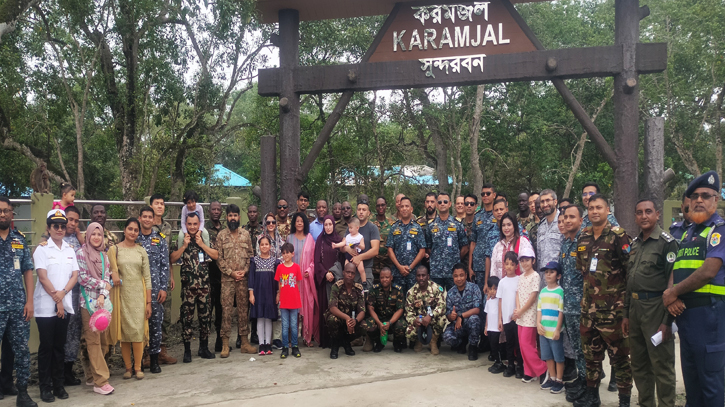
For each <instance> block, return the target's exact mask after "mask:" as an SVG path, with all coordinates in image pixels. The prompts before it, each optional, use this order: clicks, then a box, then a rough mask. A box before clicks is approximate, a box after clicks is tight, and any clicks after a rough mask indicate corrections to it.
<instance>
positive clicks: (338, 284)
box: [335, 280, 345, 287]
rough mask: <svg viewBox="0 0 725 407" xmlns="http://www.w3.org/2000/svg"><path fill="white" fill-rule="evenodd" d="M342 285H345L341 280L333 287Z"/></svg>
mask: <svg viewBox="0 0 725 407" xmlns="http://www.w3.org/2000/svg"><path fill="white" fill-rule="evenodd" d="M343 284H345V282H344V281H342V280H338V281H337V282H336V283H335V285H336V286H338V287H342V285H343Z"/></svg>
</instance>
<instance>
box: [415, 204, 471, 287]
mask: <svg viewBox="0 0 725 407" xmlns="http://www.w3.org/2000/svg"><path fill="white" fill-rule="evenodd" d="M437 202H438V216H436V218H435V219H434V220H433V222H431V223H430V224H429V225H428V229H427V230H426V233H425V237H426V244H427V246H428V248H429V249H430V276H431V279H432V280H433V281H434V282H435V283H436V284H438V285H439V286H441V287H443V289H444V290H445V291H446V292H447V291H448V290H449V289H450V288H451V287H453V276H452V274H451V273H452V270H453V266H454V265H456V263H458V262H460V261H461V250H462V249H463V247H464V246H467V245H468V237H467V236H466V230H465V228H464V227H463V224H462V223H461V222H458V221H457V220H456V219H455V218H453V217H452V216H450V209H451V197H450V195H448V193H447V192H440V193H438V196H437Z"/></svg>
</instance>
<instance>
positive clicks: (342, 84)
mask: <svg viewBox="0 0 725 407" xmlns="http://www.w3.org/2000/svg"><path fill="white" fill-rule="evenodd" d="M636 51H637V59H636V61H637V70H638V71H639V72H640V73H654V72H662V71H664V70H665V69H666V68H667V44H664V43H651V44H638V45H637V50H636ZM623 52H624V51H623V47H622V46H621V45H613V46H608V47H589V48H566V49H559V50H546V51H533V52H525V53H520V54H504V55H492V56H490V57H487V58H484V60H483V72H481V70H480V68H478V67H473V69H472V72H471V73H469V72H468V70H467V69H465V68H461V70H462V72H460V73H453V72H450V71H449V72H450V73H449V74H446V73H445V72H444V71H442V70H439V69H438V68H434V70H433V73H434V75H435V78H432V77H428V76H426V75H425V72H424V71H422V70H421V66H422V64H421V62H419V61H398V62H376V63H367V64H350V65H331V66H299V67H296V68H294V75H295V80H294V84H295V85H294V91H295V92H296V93H332V92H344V91H347V90H353V91H367V90H381V89H410V88H431V87H437V86H465V85H478V84H482V83H500V82H518V81H543V80H552V79H555V78H559V79H571V78H586V77H602V76H614V75H616V74H619V73H620V72H622V70H623V57H622V55H623ZM549 58H554V59H556V61H557V66H556V69H555V70H554V71H552V72H549V71H548V70H547V69H546V67H547V61H548V60H549ZM449 69H450V68H449ZM351 70H353V71H355V72H356V78H357V80H356V81H355V82H352V81H350V80H349V79H348V73H349V72H350V71H351ZM281 75H282V70H281V69H279V68H274V69H261V70H260V71H259V94H260V95H262V96H277V95H280V94H281V92H282V89H281V80H280V79H281Z"/></svg>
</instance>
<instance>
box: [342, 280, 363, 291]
mask: <svg viewBox="0 0 725 407" xmlns="http://www.w3.org/2000/svg"><path fill="white" fill-rule="evenodd" d="M340 281H342V280H340ZM355 288H357V289H358V290H360V291H362V290H363V286H362V284H360V283H355Z"/></svg>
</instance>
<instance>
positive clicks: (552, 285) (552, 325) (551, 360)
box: [536, 261, 564, 394]
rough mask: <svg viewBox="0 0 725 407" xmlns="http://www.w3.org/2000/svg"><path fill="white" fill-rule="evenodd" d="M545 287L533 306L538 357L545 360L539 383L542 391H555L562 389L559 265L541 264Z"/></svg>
mask: <svg viewBox="0 0 725 407" xmlns="http://www.w3.org/2000/svg"><path fill="white" fill-rule="evenodd" d="M543 271H544V281H545V282H546V287H544V288H542V289H541V292H540V293H539V302H538V305H537V307H536V326H537V330H538V332H539V345H540V347H541V359H542V360H544V361H546V366H547V368H548V369H549V380H547V381H546V382H545V383H543V384H542V385H541V389H542V390H546V389H549V390H550V391H551V393H554V394H558V393H561V391H562V390H563V389H564V382H563V381H562V377H563V375H564V342H563V341H562V338H561V326H562V324H563V323H564V290H562V288H561V287H559V278H560V277H561V266H560V265H559V263H557V262H555V261H550V262H549V263H547V264H546V266H545V267H544V270H543Z"/></svg>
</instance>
